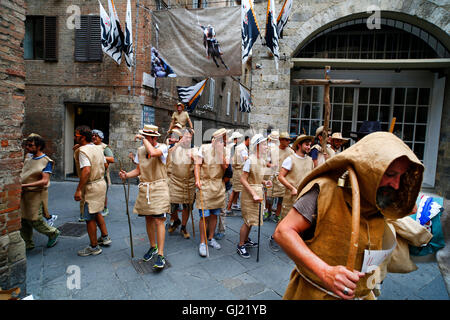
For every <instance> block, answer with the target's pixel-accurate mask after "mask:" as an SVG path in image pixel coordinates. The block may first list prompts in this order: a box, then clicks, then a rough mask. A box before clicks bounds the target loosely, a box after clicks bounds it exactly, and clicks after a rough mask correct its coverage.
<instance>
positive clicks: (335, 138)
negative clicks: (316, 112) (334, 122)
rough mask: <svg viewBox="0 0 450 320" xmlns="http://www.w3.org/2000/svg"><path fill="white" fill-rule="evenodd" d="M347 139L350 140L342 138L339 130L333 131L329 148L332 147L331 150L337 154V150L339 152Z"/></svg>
mask: <svg viewBox="0 0 450 320" xmlns="http://www.w3.org/2000/svg"><path fill="white" fill-rule="evenodd" d="M349 140H350V139H347V138H343V137H342V133H340V132H334V133H333V134H332V135H331V148H332V149H333V151H334V155H336V154H338V153H339V152H341V147H342V146H343V145H344V144H347V142H348V141H349Z"/></svg>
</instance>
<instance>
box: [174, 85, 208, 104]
mask: <svg viewBox="0 0 450 320" xmlns="http://www.w3.org/2000/svg"><path fill="white" fill-rule="evenodd" d="M207 80H208V78H206V79H205V80H202V81H200V82H199V83H197V84H195V85H193V86H190V87H181V86H177V91H178V97H179V99H180V100H181V102H183V103H184V104H185V105H186V110H187V111H188V112H189V113H191V112H192V111H194V109H195V107H196V106H197V103H198V101H199V100H200V97H201V95H202V93H203V90H204V89H205V86H206V82H207Z"/></svg>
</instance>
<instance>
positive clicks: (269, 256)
mask: <svg viewBox="0 0 450 320" xmlns="http://www.w3.org/2000/svg"><path fill="white" fill-rule="evenodd" d="M75 189H76V183H75V182H52V184H51V187H50V190H49V209H50V212H51V213H53V214H57V215H58V220H57V221H56V223H55V226H57V227H58V226H61V225H63V224H64V223H66V222H77V221H78V217H79V203H78V202H75V201H74V200H73V194H74V192H75ZM130 190H131V191H130V215H131V222H132V230H133V243H134V254H135V259H141V258H142V256H143V255H144V254H145V252H146V251H147V250H148V248H149V245H148V239H147V234H146V231H145V222H144V218H141V217H137V215H135V214H132V213H131V212H132V208H133V205H134V201H135V199H136V195H137V186H136V185H131V187H130ZM108 208H109V210H110V214H109V216H107V217H105V220H106V224H107V228H108V232H109V235H110V237H111V239H112V240H113V242H112V245H111V246H110V247H103V252H102V253H101V254H100V255H98V256H89V257H79V256H78V255H77V251H78V250H79V249H82V248H84V247H85V246H86V245H87V244H88V243H89V240H88V236H87V234H84V235H83V236H81V237H79V238H77V237H67V236H65V237H63V236H61V237H60V238H59V241H58V243H57V244H56V246H55V247H53V248H50V249H47V248H46V247H45V245H46V243H47V238H46V237H45V236H43V235H41V234H38V233H36V232H35V234H34V239H35V244H36V248H35V249H33V250H31V251H29V252H27V263H28V266H27V294H32V295H33V297H34V299H51V300H53V299H64V300H65V299H100V300H102V299H105V300H109V299H120V300H127V299H168V300H170V299H194V300H217V299H221V300H229V299H249V300H253V299H261V300H266V299H271V300H279V299H281V297H282V295H283V293H284V291H285V289H286V286H287V284H288V281H289V275H290V273H291V271H292V269H293V267H294V264H293V262H292V261H291V260H290V259H289V258H288V257H287V256H286V255H285V254H284V252H283V251H280V252H276V253H275V252H272V251H271V250H270V248H269V246H268V240H267V239H268V237H269V236H270V235H271V233H272V232H273V230H274V228H275V223H273V222H269V221H268V222H265V223H264V225H263V226H262V227H261V240H262V241H261V247H260V260H259V263H257V262H256V248H255V249H250V250H251V251H250V253H251V255H252V256H251V258H250V259H243V258H241V257H240V256H239V255H238V254H237V253H236V244H237V242H238V239H239V228H240V226H241V224H242V219H241V217H240V214H239V211H237V212H236V213H237V214H238V216H234V217H227V231H226V237H225V238H224V239H223V240H221V241H219V243H220V244H221V245H222V249H220V250H215V249H213V248H211V247H210V249H209V251H210V257H209V258H202V257H200V256H199V254H198V243H199V234H198V220H199V218H198V213H197V210H194V220H195V230H196V238H195V239H193V237H192V223H191V221H190V220H189V222H188V231H189V232H190V233H191V239H188V240H186V239H183V237H182V236H181V235H180V234H179V232H176V234H174V235H168V234H166V245H165V250H164V252H165V255H166V257H167V260H168V261H169V263H170V265H171V266H170V267H169V268H166V269H164V270H163V271H162V272H159V273H153V272H152V273H149V274H138V273H137V272H136V270H135V269H134V267H133V266H132V264H131V253H130V245H129V231H128V222H127V216H126V211H125V210H126V209H125V201H124V192H123V186H122V185H112V186H111V188H110V189H109V192H108ZM83 225H84V223H83ZM178 230H179V229H178ZM250 237H251V238H252V239H253V240H255V241H256V240H257V228H253V230H252V231H251V234H250ZM417 265H418V267H419V269H418V270H417V271H415V272H412V273H410V274H389V275H388V276H387V278H386V279H385V281H384V283H383V285H382V295H381V297H380V299H402V300H403V299H420V300H429V299H439V300H448V299H449V296H448V293H447V290H446V286H445V283H444V280H443V277H442V275H441V273H440V271H439V267H438V264H437V262H436V259H435V258H434V257H431V258H428V259H427V260H426V261H423V262H419V263H417ZM73 266H75V267H73ZM77 267H78V268H79V270H80V275H81V278H80V280H81V281H80V283H79V284H80V287H79V289H78V288H73V287H74V286H76V281H73V279H74V278H73V276H74V275H75V273H73V270H74V268H75V269H77Z"/></svg>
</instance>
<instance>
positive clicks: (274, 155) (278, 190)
mask: <svg viewBox="0 0 450 320" xmlns="http://www.w3.org/2000/svg"><path fill="white" fill-rule="evenodd" d="M278 139H279V141H280V144H279V145H278V146H277V145H273V146H272V148H270V149H269V151H270V159H271V160H272V161H271V170H272V171H271V172H272V174H271V176H270V180H271V181H272V188H270V189H268V191H267V196H268V198H267V199H268V202H269V206H268V211H266V212H264V219H265V220H267V219H268V218H269V217H271V219H272V221H274V222H278V221H279V219H280V213H281V208H282V204H283V197H284V194H285V192H286V188H285V187H284V186H283V185H282V184H281V182H280V181H279V180H278V173H279V172H280V167H281V164H282V163H283V161H284V160H285V159H286V158H287V157H289V156H290V155H292V154H294V150H292V148H290V147H289V144H290V143H291V137H290V135H289V133H288V132H286V131H285V132H282V133H281V134H280V135H279V138H278ZM269 199H270V200H269ZM275 199H276V200H277V210H276V211H275V215H272V216H270V214H271V212H270V211H271V208H272V202H273V201H274V200H275Z"/></svg>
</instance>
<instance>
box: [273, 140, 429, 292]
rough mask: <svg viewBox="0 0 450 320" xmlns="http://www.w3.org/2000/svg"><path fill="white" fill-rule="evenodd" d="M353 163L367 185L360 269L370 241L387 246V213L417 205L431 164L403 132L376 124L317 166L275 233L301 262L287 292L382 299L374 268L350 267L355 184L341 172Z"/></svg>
mask: <svg viewBox="0 0 450 320" xmlns="http://www.w3.org/2000/svg"><path fill="white" fill-rule="evenodd" d="M348 165H352V166H353V168H354V170H355V172H356V176H357V178H358V182H359V189H360V228H359V238H358V249H357V254H356V260H355V265H354V269H356V270H361V268H362V264H363V259H364V249H370V250H380V249H382V245H383V235H384V230H385V225H386V222H385V219H387V218H389V219H400V218H402V217H405V216H407V215H409V214H410V213H411V211H412V209H413V208H414V205H415V201H416V199H417V195H418V193H419V191H420V187H421V183H422V178H423V171H424V167H423V165H422V163H421V162H420V161H419V159H418V158H417V157H416V155H415V154H414V153H413V152H412V151H411V149H410V148H409V147H408V146H407V145H406V144H405V143H404V142H403V141H401V140H400V139H399V138H397V137H396V136H395V135H393V134H391V133H387V132H376V133H372V134H369V135H367V136H366V137H365V138H363V139H362V140H360V141H359V142H358V143H356V144H354V145H353V146H351V147H350V148H348V149H346V150H345V151H343V152H342V153H340V154H338V155H336V156H334V157H332V158H331V159H329V160H328V161H327V162H325V164H324V165H321V166H320V167H318V168H316V169H315V170H313V171H312V172H311V173H310V174H309V175H308V176H307V177H305V179H304V180H303V181H302V183H301V184H300V186H299V188H298V190H299V197H298V198H297V201H296V203H295V204H294V207H293V208H292V209H291V210H290V211H289V213H288V215H287V216H286V217H285V218H284V219H283V220H282V221H281V222H280V224H279V225H278V226H277V229H276V230H275V234H274V238H275V240H276V241H277V243H278V244H279V245H280V246H281V247H282V248H283V250H284V251H285V252H286V253H287V255H288V256H289V257H290V258H291V259H292V260H293V261H294V262H295V264H296V268H295V269H294V270H293V271H292V274H291V278H290V282H289V285H288V287H287V289H286V292H285V294H284V297H283V299H314V300H315V299H340V298H342V299H353V298H357V299H374V298H375V296H374V294H373V292H372V289H370V287H372V286H370V283H371V281H372V280H371V278H370V277H371V276H372V275H373V273H374V272H371V273H366V274H364V273H361V272H359V271H356V270H354V271H349V270H348V269H347V268H346V267H344V266H345V265H346V261H347V256H348V253H349V248H350V237H351V233H352V230H351V225H352V223H351V220H352V213H351V203H352V190H351V188H348V187H339V186H338V180H339V178H340V177H341V175H342V174H343V173H344V172H345V171H346V169H345V168H346V167H347V166H348ZM372 288H373V287H372Z"/></svg>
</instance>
